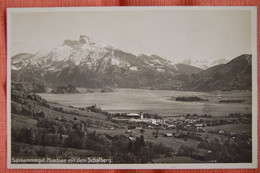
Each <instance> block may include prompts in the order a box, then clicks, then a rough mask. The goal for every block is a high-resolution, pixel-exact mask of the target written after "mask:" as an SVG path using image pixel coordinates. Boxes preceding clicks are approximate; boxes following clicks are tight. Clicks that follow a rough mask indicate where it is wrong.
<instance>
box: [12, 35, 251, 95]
mask: <svg viewBox="0 0 260 173" xmlns="http://www.w3.org/2000/svg"><path fill="white" fill-rule="evenodd" d="M224 61H225V60H223V61H221V62H220V63H222V62H223V63H225V62H224ZM245 62H246V63H245ZM216 63H217V64H218V62H216ZM11 66H12V73H11V75H12V81H18V82H31V81H34V82H39V83H42V84H44V85H45V86H47V87H51V88H56V87H58V86H62V85H67V84H71V85H73V86H76V87H86V88H104V87H119V88H152V89H178V90H201V91H209V90H216V89H217V90H222V89H224V90H231V89H250V88H251V75H250V74H251V55H241V56H240V57H237V58H235V59H233V60H232V61H230V62H228V63H225V64H222V65H216V66H213V67H211V68H208V69H207V70H203V69H201V68H198V67H194V66H192V64H190V65H188V64H187V63H186V64H185V63H179V64H174V63H172V62H171V61H169V60H166V59H164V58H162V57H160V56H158V55H151V56H148V55H145V54H141V55H138V56H136V55H134V54H131V53H127V52H125V51H123V50H120V49H117V48H114V47H111V46H101V45H100V44H98V43H95V42H94V41H93V40H92V39H91V38H90V37H88V36H85V35H81V36H80V38H79V39H78V40H65V41H64V42H63V43H62V44H61V45H60V46H58V47H55V48H53V49H52V50H50V51H39V52H37V53H35V54H29V53H20V54H17V55H15V56H13V57H12V60H11ZM236 67H239V68H240V69H239V70H236ZM225 73H228V74H227V75H225ZM213 80H214V81H213ZM226 80H228V82H226ZM222 83H224V84H225V85H222ZM218 85H219V87H216V86H218Z"/></svg>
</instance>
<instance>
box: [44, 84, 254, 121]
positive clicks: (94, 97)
mask: <svg viewBox="0 0 260 173" xmlns="http://www.w3.org/2000/svg"><path fill="white" fill-rule="evenodd" d="M39 95H40V96H42V97H43V98H45V99H46V100H48V101H52V102H57V103H60V104H63V105H67V106H69V105H71V106H75V107H87V106H91V105H94V104H96V105H97V106H98V107H100V108H101V109H102V110H105V111H108V112H113V113H115V112H132V113H136V112H140V111H143V112H149V113H158V114H160V115H162V116H177V115H182V114H187V113H191V114H194V113H196V114H211V115H216V116H222V115H227V114H229V113H251V109H252V106H251V93H250V92H249V93H248V92H247V93H243V92H237V93H232V92H230V93H223V92H222V93H221V94H219V93H217V94H216V93H205V92H189V91H172V90H148V89H116V91H115V92H108V93H98V92H95V93H87V92H82V93H79V94H53V93H41V94H39ZM178 96H198V97H200V98H203V99H208V100H209V101H206V102H178V101H172V100H169V98H170V97H178ZM225 99H243V100H245V102H244V103H218V101H219V100H225Z"/></svg>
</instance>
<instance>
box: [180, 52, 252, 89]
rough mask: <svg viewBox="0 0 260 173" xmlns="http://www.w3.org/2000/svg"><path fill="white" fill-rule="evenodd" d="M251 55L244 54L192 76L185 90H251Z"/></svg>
mask: <svg viewBox="0 0 260 173" xmlns="http://www.w3.org/2000/svg"><path fill="white" fill-rule="evenodd" d="M251 87H252V55H248V54H244V55H241V56H239V57H237V58H234V59H233V60H231V61H229V62H228V63H226V64H221V65H216V66H213V67H211V68H209V69H207V70H204V71H202V72H199V73H197V74H193V75H191V76H190V78H189V79H188V81H187V83H186V86H185V89H187V90H195V91H214V90H227V91H228V90H251Z"/></svg>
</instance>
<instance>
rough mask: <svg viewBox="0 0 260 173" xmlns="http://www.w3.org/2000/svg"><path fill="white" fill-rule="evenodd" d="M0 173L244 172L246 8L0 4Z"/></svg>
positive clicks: (252, 69) (251, 43) (248, 57)
mask: <svg viewBox="0 0 260 173" xmlns="http://www.w3.org/2000/svg"><path fill="white" fill-rule="evenodd" d="M7 25H8V27H7V33H8V40H7V48H8V52H7V53H8V57H7V61H8V63H7V71H8V72H7V74H8V76H7V79H8V82H7V97H8V100H7V105H8V115H7V117H8V166H9V168H64V169H67V168H69V169H71V168H88V169H90V168H91V169H104V168H107V169H109V168H111V169H112V168H113V169H119V168H120V169H141V168H142V169H170V168H186V169H187V168H190V169H192V168H254V167H256V165H257V164H256V163H257V160H256V158H257V148H256V147H257V131H256V130H257V84H256V83H257V55H256V8H254V7H124V8H116V7H111V8H104V7H103V8H102V7H101V8H100V7H99V8H23V9H20V8H13V9H12V8H11V9H8V12H7Z"/></svg>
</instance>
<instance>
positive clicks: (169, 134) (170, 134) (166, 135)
mask: <svg viewBox="0 0 260 173" xmlns="http://www.w3.org/2000/svg"><path fill="white" fill-rule="evenodd" d="M163 136H164V137H173V135H172V133H166V134H164V135H163Z"/></svg>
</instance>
